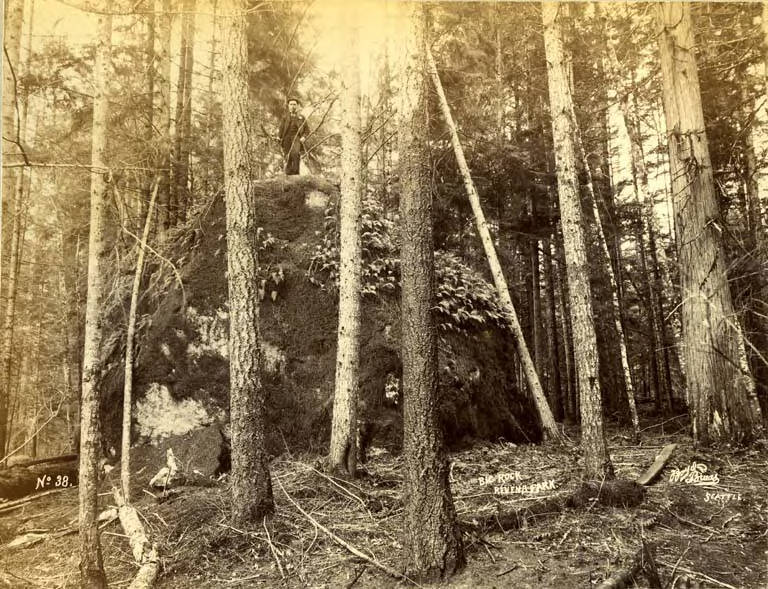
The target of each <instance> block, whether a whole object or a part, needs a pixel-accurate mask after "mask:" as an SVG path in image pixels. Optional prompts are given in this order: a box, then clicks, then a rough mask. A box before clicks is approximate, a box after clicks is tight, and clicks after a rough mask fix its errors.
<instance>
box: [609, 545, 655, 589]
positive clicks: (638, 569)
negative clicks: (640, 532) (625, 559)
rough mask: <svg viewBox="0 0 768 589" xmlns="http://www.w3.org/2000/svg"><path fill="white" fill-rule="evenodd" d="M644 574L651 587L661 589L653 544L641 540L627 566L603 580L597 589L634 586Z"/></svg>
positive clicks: (617, 588) (624, 588) (622, 588)
mask: <svg viewBox="0 0 768 589" xmlns="http://www.w3.org/2000/svg"><path fill="white" fill-rule="evenodd" d="M641 575H642V576H644V577H645V578H646V579H647V580H648V586H649V587H651V589H661V586H662V585H661V579H660V578H659V571H658V569H657V567H656V561H655V560H654V558H653V546H652V545H650V544H646V543H645V542H643V547H642V548H641V549H640V550H639V551H638V552H637V554H635V556H634V557H633V558H632V561H631V563H630V566H629V568H626V569H624V570H621V571H618V572H616V573H614V574H613V575H611V576H610V577H608V578H607V579H606V580H605V581H603V582H602V583H601V584H600V585H599V586H598V587H597V589H626V588H628V587H636V586H637V579H638V577H640V576H641Z"/></svg>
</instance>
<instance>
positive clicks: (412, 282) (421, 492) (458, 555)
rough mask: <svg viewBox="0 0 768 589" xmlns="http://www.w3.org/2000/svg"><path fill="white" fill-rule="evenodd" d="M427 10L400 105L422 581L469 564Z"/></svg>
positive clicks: (411, 435) (413, 529)
mask: <svg viewBox="0 0 768 589" xmlns="http://www.w3.org/2000/svg"><path fill="white" fill-rule="evenodd" d="M425 12H426V9H425V7H423V6H419V5H416V4H412V5H410V14H409V22H408V24H407V27H408V30H407V33H406V34H405V36H404V41H405V43H406V48H407V56H408V57H407V63H406V69H405V72H404V73H403V76H402V87H401V90H400V91H401V104H400V109H399V117H400V121H399V125H398V126H399V136H398V143H399V151H400V162H401V164H400V165H401V173H400V178H401V186H402V192H401V196H400V215H401V219H402V237H403V239H402V247H401V273H402V336H401V337H402V341H401V352H402V358H403V399H404V409H403V430H404V439H403V460H404V484H403V487H404V488H403V500H404V515H403V535H404V540H403V555H404V557H405V569H406V573H407V574H408V575H409V576H410V577H411V578H412V579H413V580H415V581H430V580H437V579H440V578H445V577H448V576H450V575H452V574H453V573H454V572H456V571H458V570H459V569H460V568H461V567H462V566H463V565H464V548H463V545H462V539H461V532H460V530H459V527H458V523H457V520H456V511H455V508H454V506H453V497H452V495H451V487H450V484H449V482H448V459H447V457H446V454H445V448H444V440H443V433H442V429H441V424H440V416H439V412H438V409H439V407H438V398H437V395H438V389H437V386H438V377H437V333H436V328H435V324H434V317H433V315H432V308H433V306H434V304H435V293H434V286H435V285H434V282H435V275H434V272H435V269H434V246H433V242H432V199H431V194H432V193H431V190H430V187H429V182H430V172H429V170H430V166H429V152H428V147H427V143H426V141H427V139H426V138H427V130H428V110H427V109H428V105H427V77H426V76H427V71H426V66H427V62H426V51H427V46H426V31H425V28H426V23H425V20H426V18H425V17H426V14H425Z"/></svg>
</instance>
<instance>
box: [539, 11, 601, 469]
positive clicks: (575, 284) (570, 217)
mask: <svg viewBox="0 0 768 589" xmlns="http://www.w3.org/2000/svg"><path fill="white" fill-rule="evenodd" d="M567 10H568V6H567V4H565V3H563V4H560V3H556V2H542V18H543V22H544V47H545V51H546V58H547V74H548V78H549V101H550V109H551V113H552V135H553V139H554V145H555V164H556V167H557V186H558V196H559V199H560V219H561V223H562V228H563V242H564V248H565V264H566V271H567V276H568V292H569V295H570V301H569V302H570V305H569V308H570V313H571V326H572V329H573V347H574V356H575V363H576V374H577V381H578V389H579V397H580V405H581V444H582V450H583V453H584V469H585V475H586V477H587V478H600V477H602V476H606V477H610V476H612V474H613V466H612V465H611V459H610V456H609V455H608V448H607V445H606V442H605V432H604V430H603V407H602V399H601V392H600V377H599V374H600V373H599V367H598V353H597V339H596V337H595V325H594V319H593V314H592V300H591V297H592V289H591V287H590V284H589V264H588V262H587V255H586V247H585V240H584V228H583V226H582V212H581V202H580V195H579V182H578V175H577V172H576V150H575V145H574V139H575V137H576V132H577V129H576V127H575V120H574V115H573V100H572V98H571V88H570V84H569V76H568V61H567V60H568V59H569V58H568V56H567V55H566V49H565V47H564V43H563V37H562V33H561V26H560V23H561V15H559V14H558V13H563V12H567Z"/></svg>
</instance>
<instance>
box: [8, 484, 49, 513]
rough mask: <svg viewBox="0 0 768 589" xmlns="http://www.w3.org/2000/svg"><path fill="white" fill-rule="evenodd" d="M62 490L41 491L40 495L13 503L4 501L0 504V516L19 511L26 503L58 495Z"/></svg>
mask: <svg viewBox="0 0 768 589" xmlns="http://www.w3.org/2000/svg"><path fill="white" fill-rule="evenodd" d="M62 490H63V489H51V490H50V491H42V492H40V493H36V494H35V495H30V496H27V497H22V498H21V499H16V500H15V501H6V502H4V503H0V515H2V514H4V513H7V512H9V511H13V510H14V509H19V508H20V507H24V506H25V505H26V504H27V503H31V502H32V501H36V500H38V499H40V498H42V497H45V496H46V495H50V494H51V493H58V492H59V491H62Z"/></svg>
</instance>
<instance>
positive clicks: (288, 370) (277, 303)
mask: <svg viewBox="0 0 768 589" xmlns="http://www.w3.org/2000/svg"><path fill="white" fill-rule="evenodd" d="M337 197H338V192H337V189H336V187H335V186H334V185H332V184H330V183H329V182H327V181H325V180H322V179H318V178H315V177H307V176H298V177H279V178H275V179H271V180H265V181H261V182H258V183H257V184H256V187H255V193H254V199H255V200H256V206H257V210H258V211H259V215H260V219H261V222H260V225H261V227H263V229H262V230H261V231H260V232H259V238H258V240H257V242H258V243H256V244H255V247H258V248H259V263H260V265H261V272H260V288H261V290H262V292H263V299H262V303H261V309H260V326H259V327H260V330H261V338H262V343H263V358H264V376H263V384H264V386H265V388H266V391H267V393H268V412H269V423H270V430H269V432H268V443H269V447H270V451H272V452H274V453H279V452H281V451H283V450H285V449H286V448H288V449H290V450H291V451H296V450H308V451H317V452H324V451H325V450H326V447H327V442H328V438H329V436H330V419H331V411H332V402H333V380H334V371H335V363H336V335H337V334H336V329H337V319H338V309H337V300H336V296H335V295H334V294H332V293H330V292H329V291H328V290H326V289H322V288H319V287H318V285H317V284H316V283H313V281H311V280H310V278H309V277H308V275H307V269H308V267H309V264H310V259H311V256H312V252H313V251H315V248H316V246H317V244H318V243H319V242H320V240H321V239H322V234H323V223H324V219H325V215H326V211H327V209H328V207H329V206H333V204H334V202H335V200H336V199H337ZM224 210H225V207H224V202H223V199H222V198H221V197H219V198H216V199H215V200H214V201H213V202H212V203H211V204H210V206H208V207H207V208H206V209H205V210H203V211H202V212H200V214H199V215H197V216H196V217H194V218H193V219H192V220H191V221H190V222H189V223H188V224H187V226H186V227H185V228H184V230H183V231H179V232H178V234H177V237H176V241H175V243H174V244H173V245H172V246H170V247H169V250H170V252H171V254H170V257H171V259H172V260H173V261H174V264H175V265H176V267H177V268H178V270H179V273H180V275H181V282H182V283H183V288H182V287H181V286H180V285H179V281H178V280H177V278H176V277H175V275H174V273H173V272H172V271H170V270H169V269H168V268H167V267H165V266H162V265H158V266H156V267H155V269H154V271H155V274H154V276H151V277H150V278H147V279H146V282H147V283H148V284H151V285H153V286H152V287H151V288H150V291H149V292H148V294H147V296H145V297H144V299H143V303H142V307H141V309H140V312H141V313H140V315H141V316H142V317H143V319H142V320H141V322H140V326H139V327H140V330H139V336H138V339H137V354H136V371H135V382H134V390H135V391H136V392H137V393H136V394H137V400H136V409H135V411H134V423H135V427H134V434H135V436H137V437H141V438H145V439H147V440H151V441H155V442H157V441H158V440H159V439H162V438H164V437H167V436H169V435H180V434H182V433H183V432H181V431H180V430H179V428H178V427H175V425H174V423H164V421H165V422H168V421H171V422H176V421H178V420H188V421H189V424H188V426H189V427H190V428H194V427H205V426H207V425H209V424H210V423H212V422H221V421H226V417H227V411H228V390H229V365H228V350H227V337H228V318H229V314H228V311H229V308H228V301H227V279H226V270H227V262H226V223H225V213H224ZM158 273H159V274H158ZM149 274H150V273H149V272H148V275H149ZM158 276H159V277H158ZM121 313H122V311H121ZM399 323H400V317H399V304H398V301H397V300H396V297H391V298H390V299H388V300H381V299H376V300H367V299H366V300H365V302H364V307H363V324H362V331H361V338H362V341H361V366H360V370H361V405H360V411H359V413H360V416H361V421H362V422H363V423H364V424H367V425H368V426H369V427H367V428H366V432H367V433H368V434H367V435H369V437H370V438H372V439H371V440H370V441H371V443H372V444H374V445H377V446H384V447H388V448H389V449H391V450H393V451H396V450H398V449H399V446H400V440H401V438H402V419H401V406H402V400H401V398H400V397H401V395H400V394H399V386H398V382H399V378H400V372H401V364H400V358H399V350H398V348H399ZM119 332H120V330H119V329H118V330H116V333H118V335H119ZM111 341H113V342H114V345H113V346H112V348H111V349H107V350H106V352H105V353H106V359H105V374H104V378H105V380H104V383H105V387H104V388H105V392H106V402H105V404H104V406H103V408H102V413H103V417H104V423H105V424H106V427H105V445H112V446H114V447H119V444H118V443H117V441H118V439H119V426H118V424H119V421H120V415H119V412H120V410H121V397H122V360H121V359H122V355H123V353H124V350H123V346H122V345H119V344H118V343H117V342H119V341H122V338H121V337H113V338H112V340H111ZM439 347H440V383H441V406H440V409H441V413H442V416H443V422H444V424H445V432H446V440H447V442H448V443H449V445H451V446H454V447H455V446H456V445H458V444H461V443H463V442H465V441H468V440H470V439H475V438H482V439H489V440H498V439H500V438H502V439H505V440H508V441H522V442H525V441H538V440H540V439H541V433H540V429H539V426H538V423H537V420H536V418H535V414H534V413H533V407H532V405H531V403H530V401H529V400H528V399H527V398H525V397H524V396H523V395H521V394H520V393H519V391H517V390H516V388H515V385H514V377H513V374H512V370H511V368H512V366H513V364H512V359H513V353H514V352H513V348H512V344H511V340H510V339H509V337H508V335H507V334H506V332H505V331H504V330H503V329H502V328H501V327H499V326H489V327H487V328H486V329H483V330H473V331H468V332H464V333H445V332H441V341H440V346H439ZM157 398H160V399H162V401H157V400H156V399H157Z"/></svg>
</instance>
